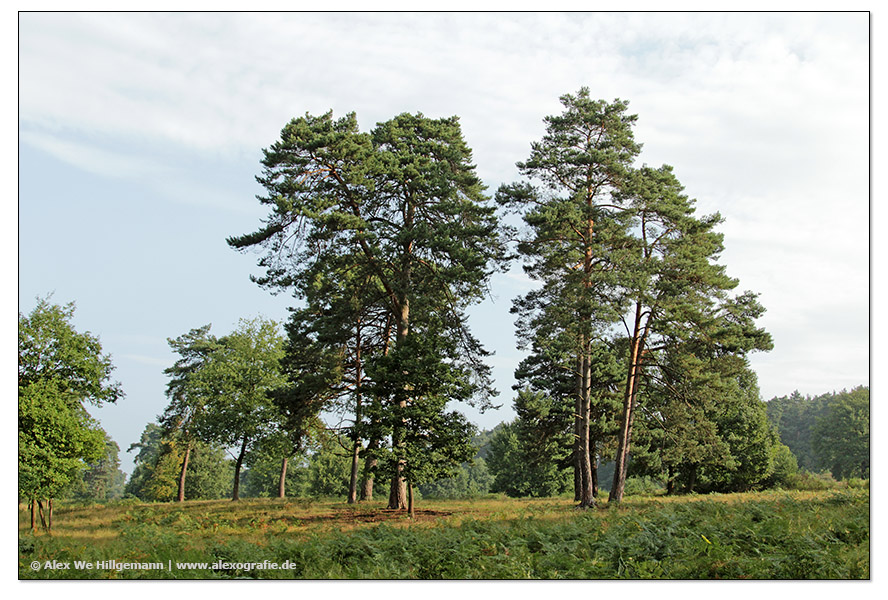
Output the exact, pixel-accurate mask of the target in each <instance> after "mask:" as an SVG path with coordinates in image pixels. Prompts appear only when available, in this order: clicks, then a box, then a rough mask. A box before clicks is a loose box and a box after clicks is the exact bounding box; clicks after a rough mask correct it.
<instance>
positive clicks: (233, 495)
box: [231, 436, 247, 501]
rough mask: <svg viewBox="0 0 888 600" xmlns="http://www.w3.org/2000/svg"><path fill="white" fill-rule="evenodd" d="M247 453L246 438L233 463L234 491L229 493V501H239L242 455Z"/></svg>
mask: <svg viewBox="0 0 888 600" xmlns="http://www.w3.org/2000/svg"><path fill="white" fill-rule="evenodd" d="M246 453H247V436H244V441H243V443H242V444H241V449H240V453H239V454H238V455H237V461H236V462H235V463H234V489H233V490H232V492H231V500H232V501H237V500H240V473H241V467H243V465H244V455H245V454H246Z"/></svg>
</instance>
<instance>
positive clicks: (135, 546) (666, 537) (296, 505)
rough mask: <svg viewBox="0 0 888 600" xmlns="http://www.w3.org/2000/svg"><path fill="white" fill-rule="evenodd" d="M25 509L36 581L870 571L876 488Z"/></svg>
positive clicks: (23, 575)
mask: <svg viewBox="0 0 888 600" xmlns="http://www.w3.org/2000/svg"><path fill="white" fill-rule="evenodd" d="M417 508H418V510H417V513H416V518H415V519H412V520H411V519H410V518H409V517H408V516H407V515H406V514H405V513H404V512H403V511H400V512H399V511H389V510H386V509H385V508H384V503H383V502H370V503H361V504H358V505H349V504H346V503H345V502H343V501H341V500H333V499H331V500H301V499H247V500H241V501H239V502H236V503H235V502H231V501H227V500H218V501H194V502H185V503H156V504H145V503H137V502H133V501H118V502H115V503H109V504H93V505H82V504H81V505H77V504H62V503H59V506H57V508H56V509H55V517H54V523H53V530H52V533H51V534H49V533H45V532H42V531H40V530H38V532H37V533H36V535H35V534H33V533H31V531H30V520H29V516H28V512H27V511H26V510H25V506H24V505H22V506H20V507H19V578H20V579H226V578H250V579H253V578H258V579H265V578H269V579H293V578H296V579H457V580H461V579H868V578H869V577H870V571H869V562H870V552H869V546H870V534H869V522H870V510H869V490H868V489H866V488H863V487H859V488H851V487H844V488H841V489H837V490H821V491H767V492H756V493H746V494H712V495H705V496H703V495H701V496H678V497H667V496H631V497H628V498H626V499H625V500H624V501H623V502H622V503H621V504H619V505H615V506H610V507H608V506H607V504H606V502H605V501H602V502H601V507H599V508H595V509H592V510H586V511H579V510H576V509H575V508H574V507H573V502H572V500H571V499H569V498H548V499H509V498H503V497H496V496H491V497H486V498H482V499H478V500H425V499H424V500H422V501H421V503H420V504H419V505H418V507H417Z"/></svg>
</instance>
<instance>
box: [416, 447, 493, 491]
mask: <svg viewBox="0 0 888 600" xmlns="http://www.w3.org/2000/svg"><path fill="white" fill-rule="evenodd" d="M492 483H493V476H492V475H491V474H490V471H489V470H488V468H487V462H486V461H485V460H484V459H483V458H478V457H477V456H476V457H475V458H474V459H473V460H472V461H471V462H467V463H463V464H461V465H460V466H459V468H458V469H456V470H455V471H454V472H453V474H452V475H451V476H450V477H447V478H444V479H437V480H435V481H430V482H428V483H424V484H422V485H420V486H419V491H420V493H421V494H422V497H423V498H438V499H441V498H446V499H455V498H480V497H482V496H485V495H486V494H487V493H488V492H489V491H490V488H491V485H492Z"/></svg>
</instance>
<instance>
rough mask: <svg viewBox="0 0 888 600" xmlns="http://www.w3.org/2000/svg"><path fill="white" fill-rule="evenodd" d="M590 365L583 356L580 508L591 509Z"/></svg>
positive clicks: (586, 357)
mask: <svg viewBox="0 0 888 600" xmlns="http://www.w3.org/2000/svg"><path fill="white" fill-rule="evenodd" d="M584 342H585V340H584ZM584 348H585V346H584ZM589 363H590V361H589V355H588V354H585V355H584V356H583V371H582V380H583V388H582V396H581V404H580V421H581V423H580V469H581V471H580V475H581V478H582V484H583V487H582V489H581V490H580V503H579V508H591V507H593V506H595V498H594V496H593V494H592V462H591V461H590V459H589V415H590V406H589V400H590V390H591V385H590V384H591V381H590V373H591V365H590V364H589Z"/></svg>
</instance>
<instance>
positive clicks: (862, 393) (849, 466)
mask: <svg viewBox="0 0 888 600" xmlns="http://www.w3.org/2000/svg"><path fill="white" fill-rule="evenodd" d="M869 401H870V400H869V388H868V387H863V386H861V387H857V388H854V389H853V390H851V391H850V392H842V393H841V394H837V395H835V396H834V397H832V398H831V399H830V400H829V402H828V404H827V409H826V414H825V415H824V416H823V417H821V418H820V419H818V420H817V424H816V425H815V427H814V431H813V432H812V434H813V444H812V445H813V447H814V452H815V454H816V455H817V457H818V459H819V460H820V464H822V465H824V466H827V467H828V468H829V470H830V471H831V472H832V474H833V477H835V478H836V479H847V478H849V477H862V478H869V471H870V444H869V439H870V423H869Z"/></svg>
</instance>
